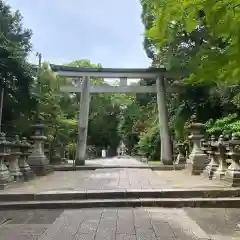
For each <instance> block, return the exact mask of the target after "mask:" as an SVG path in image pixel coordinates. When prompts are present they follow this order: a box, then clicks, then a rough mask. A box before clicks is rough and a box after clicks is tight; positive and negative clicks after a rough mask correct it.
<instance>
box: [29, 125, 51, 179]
mask: <svg viewBox="0 0 240 240" xmlns="http://www.w3.org/2000/svg"><path fill="white" fill-rule="evenodd" d="M32 128H33V129H34V135H33V136H31V139H32V140H33V141H34V147H33V151H32V153H31V155H30V156H29V157H28V164H29V165H30V167H31V169H32V170H33V172H34V173H35V174H36V175H37V176H45V175H47V174H49V173H51V172H53V167H52V165H50V164H49V159H48V158H47V157H46V155H45V154H44V150H43V141H45V140H46V137H45V136H44V128H45V125H43V124H35V125H32Z"/></svg>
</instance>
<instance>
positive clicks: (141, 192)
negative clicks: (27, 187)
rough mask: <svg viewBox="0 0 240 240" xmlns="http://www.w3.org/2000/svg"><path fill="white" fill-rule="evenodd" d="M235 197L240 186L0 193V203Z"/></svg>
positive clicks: (239, 192)
mask: <svg viewBox="0 0 240 240" xmlns="http://www.w3.org/2000/svg"><path fill="white" fill-rule="evenodd" d="M226 197H228V198H230V197H232V198H236V197H240V188H232V189H229V188H224V189H195V190H192V189H152V190H149V189H123V190H102V191H101V190H100V191H98V190H96V191H72V192H71V191H68V192H66V191H65V192H64V191H63V192H61V191H53V192H39V193H0V203H1V202H5V201H16V202H21V201H61V200H88V199H131V198H132V199H135V198H143V199H144V198H156V199H164V198H171V199H178V198H226Z"/></svg>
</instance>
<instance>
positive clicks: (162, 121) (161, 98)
mask: <svg viewBox="0 0 240 240" xmlns="http://www.w3.org/2000/svg"><path fill="white" fill-rule="evenodd" d="M156 88H157V89H156V90H157V105H158V119H159V128H160V138H161V161H162V163H163V164H165V165H171V164H173V156H172V145H171V137H170V131H169V126H168V110H167V98H166V88H165V79H164V77H163V76H162V77H158V78H157V79H156Z"/></svg>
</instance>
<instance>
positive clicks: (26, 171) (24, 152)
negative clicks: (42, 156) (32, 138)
mask: <svg viewBox="0 0 240 240" xmlns="http://www.w3.org/2000/svg"><path fill="white" fill-rule="evenodd" d="M31 148H32V145H31V144H29V143H28V142H27V139H26V138H25V137H23V138H22V141H21V143H20V152H21V153H20V158H19V168H20V171H21V172H22V174H23V177H24V180H26V181H28V180H30V179H33V178H34V177H35V174H34V173H33V171H32V169H31V168H30V166H29V165H28V163H27V157H28V156H29V155H30V154H31V153H30V151H29V150H30V149H31Z"/></svg>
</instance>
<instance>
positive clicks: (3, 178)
mask: <svg viewBox="0 0 240 240" xmlns="http://www.w3.org/2000/svg"><path fill="white" fill-rule="evenodd" d="M10 151H11V149H10V147H9V142H8V141H6V135H5V133H0V189H4V188H5V187H7V185H8V184H9V183H11V182H13V181H14V178H13V176H11V174H10V172H9V170H8V168H7V166H6V165H5V163H4V159H5V157H6V156H8V155H10Z"/></svg>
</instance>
